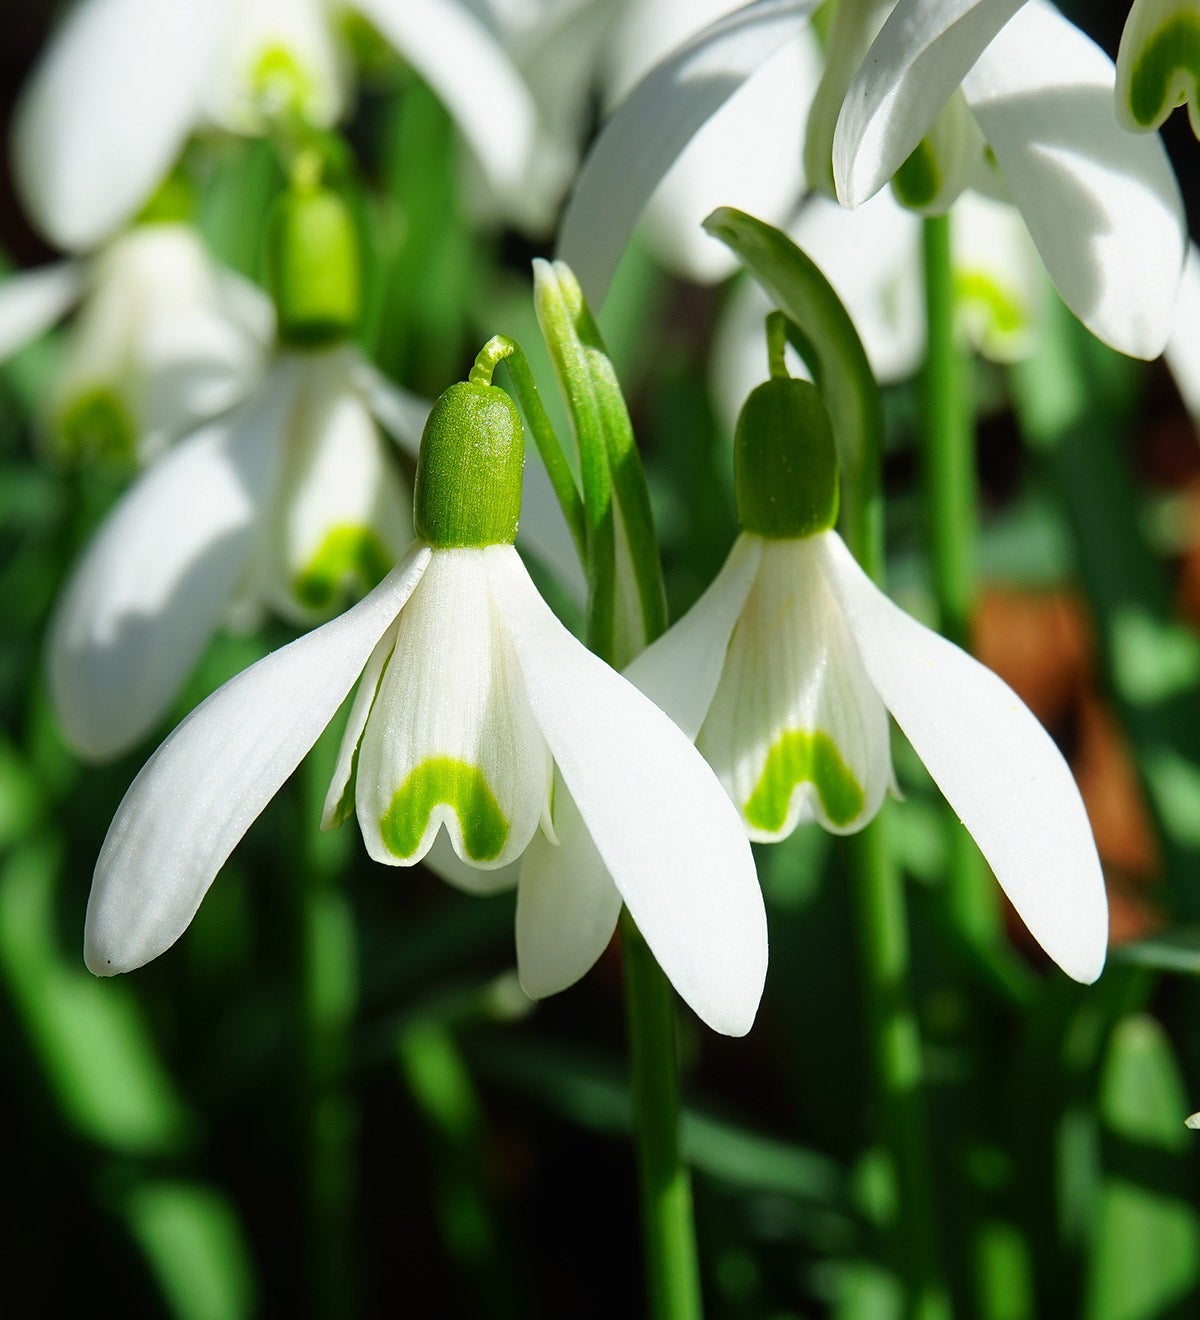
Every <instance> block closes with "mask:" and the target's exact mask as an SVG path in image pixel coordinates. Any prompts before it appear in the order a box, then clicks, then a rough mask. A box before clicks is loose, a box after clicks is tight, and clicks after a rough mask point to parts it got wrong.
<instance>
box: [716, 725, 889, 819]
mask: <svg viewBox="0 0 1200 1320" xmlns="http://www.w3.org/2000/svg"><path fill="white" fill-rule="evenodd" d="M801 784H812V786H813V787H814V788H815V789H816V791H817V795H818V796H819V797H820V799H821V805H822V807H823V808H824V809H825V814H826V815H827V816H828V817H829V820H830V821H831V822H832V823H833V824H834V825H836V826H844V825H849V824H850V822H851V821H852V820H854V818H855V817H856V816H858V814H859V813H860V812H861V811H862V809H863V804H864V802H865V800H866V799H865V795H864V793H863V789H862V785H861V784H859V782H858V780H857V779H855V777H854V775H853V774H852V773H851V771H850V769H849V767H848V766H847V765H846V762H845V761H844V760H843V759H842V754H841V753H840V752H839V751H838V749H837V746H836V745H835V743H834V741H833V739H832V738H830V737H829V735H828V734H827V733H822V732H821V731H820V730H819V729H818V730H817V731H816V732H812V733H810V732H808V731H807V730H805V729H789V730H788V731H787V732H786V733H784V734H783V736H782V737H781V738H780V739H779V741H778V742H776V743H775V745H774V746H773V747H772V748H771V750H770V751H769V752H768V753H767V760H766V764H765V765H764V766H763V771H762V774H761V776H760V777H759V780H758V783H757V784H756V785H755V788H754V792H753V793H751V795H750V797H749V798H748V799H747V801H746V803H745V805H744V806H743V808H742V811H743V814H744V815H745V817H746V820H747V821H748V822H749V824H750V825H752V826H753V827H754V828H755V829H760V830H770V831H772V832H775V831H779V830H782V829H783V827H784V825H785V824H786V823H787V817H788V807H789V806H790V804H791V800H792V794H793V792H794V791H795V790H796V789H797V788H798V787H799V786H800V785H801Z"/></svg>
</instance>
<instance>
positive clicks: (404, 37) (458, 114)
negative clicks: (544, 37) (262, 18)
mask: <svg viewBox="0 0 1200 1320" xmlns="http://www.w3.org/2000/svg"><path fill="white" fill-rule="evenodd" d="M353 3H354V7H355V8H356V9H358V10H359V11H360V12H361V13H363V14H364V15H365V16H366V17H367V18H368V19H370V21H371V22H372V23H373V24H374V25H375V27H376V28H378V29H379V32H380V33H381V34H382V35H383V36H384V37H385V38H386V39H387V40H388V41H389V42H391V43H392V45H394V46H395V47H396V49H397V50H398V51H399V52H400V53H401V55H403V56H404V58H405V59H406V60H407V61H408V62H409V63H410V64H411V65H412V66H413V68H415V69H416V70H417V71H418V72H419V73H420V75H421V76H422V77H423V78H424V79H425V80H426V81H427V82H428V83H429V85H430V86H431V87H432V88H433V90H434V91H435V92H437V94H438V96H439V97H441V99H442V102H443V103H444V104H445V106H446V108H447V109H448V110H449V111H450V113H451V115H452V116H453V117H454V121H455V123H457V125H458V127H459V129H460V130H461V132H462V135H463V137H464V138H465V139H466V141H467V143H468V145H469V146H470V147H471V150H472V151H473V152H474V153H475V155H476V157H477V158H478V160H479V164H480V166H481V167H482V168H483V170H484V173H485V174H486V175H487V177H488V179H489V180H490V182H491V184H492V186H493V187H494V188H495V189H496V191H497V192H498V193H499V194H500V196H501V197H502V198H509V199H513V200H514V201H515V199H516V198H517V197H518V195H519V192H520V189H521V185H522V180H523V179H524V177H525V175H526V173H527V171H529V169H530V168H531V164H532V161H533V155H534V150H535V148H536V146H537V142H538V125H537V107H536V106H535V105H534V101H533V96H532V94H531V93H530V91H529V88H528V87H527V86H526V85H525V83H524V81H523V80H522V78H521V75H520V74H519V73H518V72H517V70H516V68H515V67H514V66H513V63H512V61H511V60H510V59H509V57H508V56H507V55H506V54H505V52H504V50H503V48H502V47H501V46H500V45H499V44H498V43H497V42H496V40H495V38H494V37H493V36H492V35H491V33H489V32H488V30H487V28H486V27H484V26H483V24H482V23H480V22H479V20H478V19H477V18H476V17H475V16H474V15H473V14H472V13H471V12H470V10H469V9H467V8H466V7H465V6H463V5H462V4H458V3H453V2H452V0H403V3H399V4H397V3H394V2H391V0H353Z"/></svg>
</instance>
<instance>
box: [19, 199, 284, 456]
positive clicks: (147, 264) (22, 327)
mask: <svg viewBox="0 0 1200 1320" xmlns="http://www.w3.org/2000/svg"><path fill="white" fill-rule="evenodd" d="M76 304H78V310H77V312H76V314H75V318H74V321H73V323H72V325H71V328H70V331H69V332H68V337H67V350H66V355H65V358H64V361H63V365H62V369H61V371H60V373H59V375H58V378H57V380H56V381H55V384H54V387H53V396H52V399H51V402H50V408H49V412H50V427H51V431H52V434H53V435H54V437H55V439H56V441H57V448H59V449H60V450H61V451H63V452H64V453H66V454H67V455H69V456H71V457H80V456H89V455H91V456H95V455H101V456H106V457H110V458H124V459H125V460H127V461H128V460H136V461H137V462H139V463H145V462H147V461H148V460H150V459H152V458H154V457H155V456H156V455H157V454H159V453H161V451H162V450H163V449H164V448H165V447H166V446H167V444H168V443H169V442H170V441H171V440H172V439H173V438H175V437H176V436H178V435H180V434H182V433H183V432H184V431H187V430H189V429H191V428H192V427H194V426H195V425H196V424H197V423H198V422H199V421H201V420H202V419H204V418H206V417H211V416H214V415H215V414H216V413H218V412H221V411H222V410H224V409H225V408H228V407H229V406H230V405H231V404H232V403H233V402H234V401H235V400H236V399H238V398H239V397H241V396H242V395H243V394H245V393H246V391H247V390H248V389H249V388H250V385H251V383H252V381H253V380H254V379H255V378H256V377H257V375H258V372H259V370H260V367H261V360H262V356H263V353H264V351H265V346H266V344H267V343H268V342H269V340H270V336H271V330H272V324H273V321H272V315H271V310H270V305H269V303H268V302H267V300H266V299H265V298H264V297H263V296H262V294H261V293H260V292H259V291H258V290H257V289H256V288H254V286H253V285H251V284H249V283H248V282H247V281H245V280H242V279H240V278H239V277H238V276H236V275H234V274H233V273H232V272H231V271H225V270H222V269H221V268H220V267H218V266H217V265H216V264H215V263H214V262H213V261H212V259H211V258H210V257H209V256H208V254H207V252H206V251H205V249H204V246H203V244H202V243H201V241H200V238H199V236H198V235H197V234H196V232H195V231H194V230H193V229H191V228H190V227H189V226H188V225H185V224H178V223H147V224H140V225H137V226H135V227H134V228H132V229H130V230H129V231H127V232H126V233H124V234H122V235H120V236H119V237H117V238H115V239H113V240H112V241H111V242H110V243H108V244H107V245H106V246H105V247H104V248H102V249H101V250H100V251H99V252H97V253H96V255H95V256H94V257H92V258H90V259H86V260H73V261H64V262H58V263H56V264H53V265H50V266H46V267H43V268H42V269H40V270H33V271H24V272H20V273H18V274H15V275H11V276H9V277H8V278H7V279H6V280H4V282H3V283H2V284H0V360H2V359H3V358H5V357H7V356H9V355H10V354H11V353H14V352H16V351H17V350H18V349H19V348H21V347H23V346H24V345H25V344H26V343H28V342H30V341H31V340H33V339H35V338H37V337H38V336H39V335H41V334H43V333H45V331H46V330H48V329H50V327H51V326H52V325H54V324H55V322H57V321H58V320H59V319H61V318H62V317H63V316H65V315H67V313H68V312H70V310H71V309H72V308H73V307H75V306H76Z"/></svg>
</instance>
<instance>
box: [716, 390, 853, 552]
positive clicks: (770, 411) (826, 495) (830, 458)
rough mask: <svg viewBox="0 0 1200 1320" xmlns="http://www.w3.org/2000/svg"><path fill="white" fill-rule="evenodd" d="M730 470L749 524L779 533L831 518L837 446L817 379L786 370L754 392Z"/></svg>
mask: <svg viewBox="0 0 1200 1320" xmlns="http://www.w3.org/2000/svg"><path fill="white" fill-rule="evenodd" d="M733 470H734V477H735V479H736V482H737V504H738V517H739V518H740V519H741V523H742V526H743V527H744V528H745V529H746V531H748V532H756V533H757V534H758V535H759V536H765V537H768V538H769V539H771V540H776V541H782V540H788V539H792V538H799V537H803V536H814V535H816V533H817V532H824V531H827V530H828V529H829V528H830V527H832V526H833V524H834V523H835V522H836V521H837V512H838V464H837V450H836V449H835V448H834V443H833V424H832V422H830V420H829V413H828V412H827V411H826V408H825V404H824V403H823V402H822V400H821V396H820V394H819V393H818V392H817V389H816V386H814V385H810V384H809V382H808V381H806V380H792V379H791V378H790V377H787V376H783V377H773V378H772V379H771V380H768V381H765V382H764V383H763V384H762V385H759V386H758V388H757V389H755V390H753V391H752V392H751V394H750V397H749V398H748V399H747V400H746V402H745V404H744V405H743V407H742V411H741V413H740V415H739V416H738V421H737V432H736V434H735V437H734V451H733Z"/></svg>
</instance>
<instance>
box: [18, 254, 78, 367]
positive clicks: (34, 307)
mask: <svg viewBox="0 0 1200 1320" xmlns="http://www.w3.org/2000/svg"><path fill="white" fill-rule="evenodd" d="M83 282H84V267H83V265H82V264H81V263H80V262H78V261H59V262H56V263H55V264H54V265H52V266H42V267H41V268H40V269H39V270H23V271H17V272H15V273H14V274H12V275H7V276H5V278H4V281H3V283H0V362H3V361H4V360H5V358H9V357H11V356H12V355H13V354H14V353H15V352H16V351H17V350H18V349H19V348H24V346H25V345H26V344H28V343H29V342H30V341H31V340H34V339H37V338H38V336H39V335H44V334H45V333H46V331H47V330H49V329H50V327H51V326H52V325H54V323H55V322H56V321H58V320H60V319H61V318H62V317H64V316H65V315H66V314H67V312H68V311H69V310H70V309H71V307H72V306H73V304H74V303H76V302H77V301H78V300H79V296H80V294H81V293H82V292H83Z"/></svg>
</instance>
